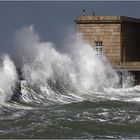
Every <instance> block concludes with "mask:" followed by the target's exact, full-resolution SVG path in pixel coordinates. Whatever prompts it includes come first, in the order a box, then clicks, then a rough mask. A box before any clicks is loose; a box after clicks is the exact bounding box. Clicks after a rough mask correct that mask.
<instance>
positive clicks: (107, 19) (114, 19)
mask: <svg viewBox="0 0 140 140" xmlns="http://www.w3.org/2000/svg"><path fill="white" fill-rule="evenodd" d="M75 22H76V23H77V24H82V23H87V24H90V23H124V22H125V23H126V22H129V23H140V19H136V18H132V17H125V16H78V17H77V18H76V20H75Z"/></svg>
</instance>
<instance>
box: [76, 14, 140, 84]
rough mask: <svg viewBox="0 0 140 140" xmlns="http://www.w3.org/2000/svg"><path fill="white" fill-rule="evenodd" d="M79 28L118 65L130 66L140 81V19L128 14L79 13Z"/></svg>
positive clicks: (121, 66)
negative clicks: (100, 14) (98, 14)
mask: <svg viewBox="0 0 140 140" xmlns="http://www.w3.org/2000/svg"><path fill="white" fill-rule="evenodd" d="M75 22H76V25H77V31H78V32H80V33H82V34H83V38H84V39H85V40H86V41H87V42H88V43H90V44H91V46H93V47H95V50H96V53H97V55H102V54H104V55H105V56H106V57H107V59H108V61H109V62H110V63H111V64H112V66H113V67H114V68H115V69H119V70H123V69H126V70H129V71H131V72H133V73H135V75H136V79H137V82H138V81H140V80H139V79H140V19H135V18H130V17H124V16H79V17H77V19H76V20H75Z"/></svg>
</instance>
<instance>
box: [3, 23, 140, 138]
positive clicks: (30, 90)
mask: <svg viewBox="0 0 140 140" xmlns="http://www.w3.org/2000/svg"><path fill="white" fill-rule="evenodd" d="M69 41H70V42H69V43H67V44H66V45H65V48H63V49H62V50H61V51H60V50H59V51H58V50H57V49H55V47H54V44H53V43H51V42H42V41H41V40H40V37H39V35H38V34H37V33H36V32H35V31H34V29H33V27H32V26H31V27H26V28H23V29H22V30H20V31H17V33H16V37H15V40H14V42H15V48H13V50H14V49H15V52H16V56H17V58H18V59H16V60H18V63H17V62H16V61H15V60H12V59H11V58H10V56H9V55H8V54H5V55H3V56H2V58H1V63H2V64H1V65H0V78H1V79H0V138H14V139H15V138H38V139H39V138H49V139H50V138H54V139H58V138H61V139H63V138H64V139H68V138H74V139H78V138H79V139H80V138H87V139H89V138H96V139H97V138H99V139H100V138H104V139H107V138H116V139H121V138H122V139H123V138H140V86H139V85H137V86H133V84H134V77H133V75H131V74H130V73H129V72H127V71H124V72H122V79H120V76H119V75H118V73H117V72H116V71H115V70H114V69H113V68H112V67H111V65H110V64H109V62H107V60H106V58H105V57H104V56H101V57H100V56H97V55H96V53H95V51H94V49H93V48H92V47H91V46H90V45H89V44H87V43H85V42H84V41H83V40H82V39H81V38H80V39H79V38H77V37H74V38H72V40H71V39H70V40H69ZM15 64H16V66H19V67H20V68H21V72H22V80H21V79H20V78H19V75H18V74H17V70H16V66H15ZM19 85H21V89H20V88H18V86H19ZM19 89H20V91H19ZM19 92H20V94H22V95H18V93H19ZM15 93H16V95H18V96H19V97H18V98H17V99H16V100H11V97H13V94H14V95H15Z"/></svg>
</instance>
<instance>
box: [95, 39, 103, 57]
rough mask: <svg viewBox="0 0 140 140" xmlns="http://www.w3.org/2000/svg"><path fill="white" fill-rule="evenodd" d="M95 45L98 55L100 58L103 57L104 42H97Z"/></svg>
mask: <svg viewBox="0 0 140 140" xmlns="http://www.w3.org/2000/svg"><path fill="white" fill-rule="evenodd" d="M95 44H96V46H95V52H96V55H98V56H100V55H102V54H103V48H102V42H101V41H96V42H95Z"/></svg>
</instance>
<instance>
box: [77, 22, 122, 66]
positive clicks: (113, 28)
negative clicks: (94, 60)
mask: <svg viewBox="0 0 140 140" xmlns="http://www.w3.org/2000/svg"><path fill="white" fill-rule="evenodd" d="M77 31H78V32H80V33H82V34H83V38H84V39H85V40H86V41H87V42H88V43H90V44H91V46H93V47H95V41H101V42H102V45H103V53H104V54H105V56H106V57H107V59H108V60H109V61H110V62H111V63H112V64H119V63H120V61H121V33H120V32H121V24H119V23H105V24H104V23H94V24H90V23H89V24H84V23H80V24H77Z"/></svg>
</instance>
